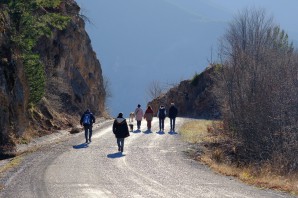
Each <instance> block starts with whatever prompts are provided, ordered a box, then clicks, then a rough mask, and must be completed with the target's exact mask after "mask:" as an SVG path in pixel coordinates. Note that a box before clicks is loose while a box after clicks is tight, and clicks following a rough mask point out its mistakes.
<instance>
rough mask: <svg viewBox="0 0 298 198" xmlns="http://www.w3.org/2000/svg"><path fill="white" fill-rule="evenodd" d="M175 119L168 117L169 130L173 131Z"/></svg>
mask: <svg viewBox="0 0 298 198" xmlns="http://www.w3.org/2000/svg"><path fill="white" fill-rule="evenodd" d="M175 121H176V118H170V125H171V131H172V130H173V131H175Z"/></svg>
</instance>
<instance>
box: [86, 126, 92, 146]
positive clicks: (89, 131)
mask: <svg viewBox="0 0 298 198" xmlns="http://www.w3.org/2000/svg"><path fill="white" fill-rule="evenodd" d="M84 129H85V138H86V142H88V140H89V141H90V142H91V136H92V125H89V126H88V125H87V126H84Z"/></svg>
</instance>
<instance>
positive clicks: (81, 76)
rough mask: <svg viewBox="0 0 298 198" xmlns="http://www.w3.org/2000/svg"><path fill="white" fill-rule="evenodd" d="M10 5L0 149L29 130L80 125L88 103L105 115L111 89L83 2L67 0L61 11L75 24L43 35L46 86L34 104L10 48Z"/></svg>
mask: <svg viewBox="0 0 298 198" xmlns="http://www.w3.org/2000/svg"><path fill="white" fill-rule="evenodd" d="M4 9H6V8H5V7H3V6H1V5H0V14H1V15H0V147H1V148H0V152H2V153H3V152H5V149H6V148H8V147H10V148H11V147H14V144H15V143H16V142H17V140H18V139H19V138H21V137H24V136H26V135H29V136H32V135H43V134H45V133H51V132H54V131H55V130H58V129H61V128H65V127H70V126H73V125H77V124H79V120H78V119H79V116H80V115H81V113H83V112H84V111H85V110H86V108H90V109H91V111H92V112H93V113H94V114H95V116H96V117H100V116H104V115H105V114H106V112H105V95H106V93H105V89H104V85H103V77H102V70H101V65H100V63H99V61H98V59H97V57H96V54H95V52H94V51H93V49H92V46H91V41H90V39H89V36H88V35H87V33H86V31H85V24H84V21H83V20H82V19H81V18H80V17H79V11H80V8H79V7H78V5H77V4H76V3H75V2H74V1H73V0H64V1H63V3H62V4H61V6H60V8H59V10H60V12H62V13H68V15H70V16H71V21H70V23H69V24H68V26H67V28H66V29H64V30H62V31H58V30H53V34H52V36H51V37H50V38H46V37H44V38H42V39H40V41H39V43H38V45H37V47H36V51H37V52H38V53H39V54H40V57H41V60H42V62H43V64H44V66H45V70H46V71H45V72H46V90H45V95H44V97H43V99H42V100H41V101H40V102H39V103H38V104H37V105H35V106H34V107H30V106H29V105H28V98H29V87H28V81H27V80H28V79H26V76H25V74H24V65H23V63H22V62H21V61H20V62H18V61H15V60H16V59H15V58H14V57H13V53H14V52H11V50H10V43H9V42H8V39H7V38H8V32H9V17H8V16H7V15H5V14H4V13H6V12H3V11H4ZM70 13H71V14H70ZM6 150H7V149H6Z"/></svg>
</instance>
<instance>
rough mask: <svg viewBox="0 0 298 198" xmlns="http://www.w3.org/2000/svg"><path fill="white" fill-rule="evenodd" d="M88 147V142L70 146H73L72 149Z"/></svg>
mask: <svg viewBox="0 0 298 198" xmlns="http://www.w3.org/2000/svg"><path fill="white" fill-rule="evenodd" d="M88 147H89V145H88V143H82V144H78V145H74V146H72V148H74V149H83V148H88Z"/></svg>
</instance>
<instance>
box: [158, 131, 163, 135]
mask: <svg viewBox="0 0 298 198" xmlns="http://www.w3.org/2000/svg"><path fill="white" fill-rule="evenodd" d="M156 133H157V134H158V135H164V134H165V132H163V131H157V132H156Z"/></svg>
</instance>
